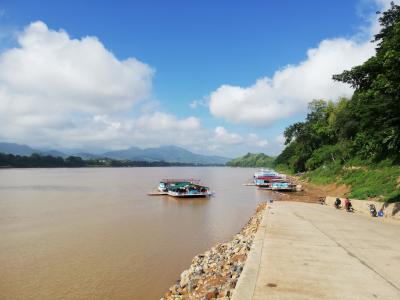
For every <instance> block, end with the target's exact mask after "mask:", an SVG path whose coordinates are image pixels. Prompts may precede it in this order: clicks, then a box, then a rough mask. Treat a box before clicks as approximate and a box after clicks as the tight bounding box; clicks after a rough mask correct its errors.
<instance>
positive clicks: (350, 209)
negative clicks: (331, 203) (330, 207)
mask: <svg viewBox="0 0 400 300" xmlns="http://www.w3.org/2000/svg"><path fill="white" fill-rule="evenodd" d="M341 205H342V200H340V198H336V200H335V207H336V208H337V209H339V208H340V207H341ZM344 207H345V209H346V211H348V212H353V211H354V209H353V205H352V204H351V201H350V199H349V198H346V199H345V200H344Z"/></svg>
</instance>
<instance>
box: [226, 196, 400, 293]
mask: <svg viewBox="0 0 400 300" xmlns="http://www.w3.org/2000/svg"><path fill="white" fill-rule="evenodd" d="M232 299H233V300H263V299H268V300H274V299H276V300H277V299H279V300H283V299H284V300H289V299H290V300H295V299H307V300H309V299H360V300H365V299H384V300H391V299H393V300H399V299H400V224H399V222H398V221H392V222H385V220H381V219H378V218H372V217H367V216H365V215H358V214H354V213H347V212H345V211H342V210H336V209H334V208H332V207H329V206H324V205H319V204H307V203H297V202H283V201H281V202H279V201H277V202H274V203H272V204H271V205H270V206H269V208H268V209H267V210H266V211H265V214H264V217H263V221H262V224H261V226H260V227H259V230H258V232H257V234H256V238H255V241H254V244H253V247H252V249H251V251H250V254H249V256H248V259H247V261H246V265H245V268H244V270H243V272H242V274H241V276H240V278H239V281H238V284H237V286H236V289H235V292H234V295H233V298H232Z"/></svg>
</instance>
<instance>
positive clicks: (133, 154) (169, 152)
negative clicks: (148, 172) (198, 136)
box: [0, 143, 229, 164]
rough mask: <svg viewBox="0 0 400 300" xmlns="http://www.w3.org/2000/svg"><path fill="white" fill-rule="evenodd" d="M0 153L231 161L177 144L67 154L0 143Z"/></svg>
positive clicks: (196, 161)
mask: <svg viewBox="0 0 400 300" xmlns="http://www.w3.org/2000/svg"><path fill="white" fill-rule="evenodd" d="M0 153H7V154H14V155H27V156H29V155H31V154H32V153H38V154H41V155H51V156H60V157H64V158H65V157H67V156H69V155H74V156H79V157H81V158H82V159H98V158H102V157H108V158H111V159H116V160H132V161H147V162H157V161H165V162H170V163H171V162H172V163H189V164H225V163H226V162H227V161H229V158H226V157H222V156H212V155H201V154H196V153H193V152H190V151H188V150H186V149H184V148H181V147H177V146H162V147H156V148H147V149H141V148H138V147H130V148H128V149H125V150H118V151H108V152H105V153H103V154H92V153H87V152H83V151H82V152H78V153H68V154H65V153H64V152H61V151H58V150H40V149H34V148H31V147H29V146H27V145H20V144H14V143H0Z"/></svg>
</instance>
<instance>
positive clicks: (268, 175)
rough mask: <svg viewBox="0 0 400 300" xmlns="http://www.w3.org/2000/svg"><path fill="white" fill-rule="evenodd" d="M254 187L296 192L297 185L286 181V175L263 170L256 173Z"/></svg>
mask: <svg viewBox="0 0 400 300" xmlns="http://www.w3.org/2000/svg"><path fill="white" fill-rule="evenodd" d="M253 181H254V185H256V186H257V187H259V188H261V189H266V190H273V191H295V190H296V185H295V184H293V183H292V182H290V181H289V180H287V179H286V175H284V174H279V173H277V172H275V171H273V170H270V169H261V170H260V171H257V172H255V173H254V176H253Z"/></svg>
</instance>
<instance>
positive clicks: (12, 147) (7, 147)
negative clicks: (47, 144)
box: [0, 143, 67, 157]
mask: <svg viewBox="0 0 400 300" xmlns="http://www.w3.org/2000/svg"><path fill="white" fill-rule="evenodd" d="M0 153H6V154H14V155H25V156H30V155H32V154H33V153H38V154H41V155H51V156H61V157H66V156H67V155H65V154H64V153H63V152H60V151H57V150H40V149H34V148H32V147H30V146H27V145H21V144H15V143H0Z"/></svg>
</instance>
